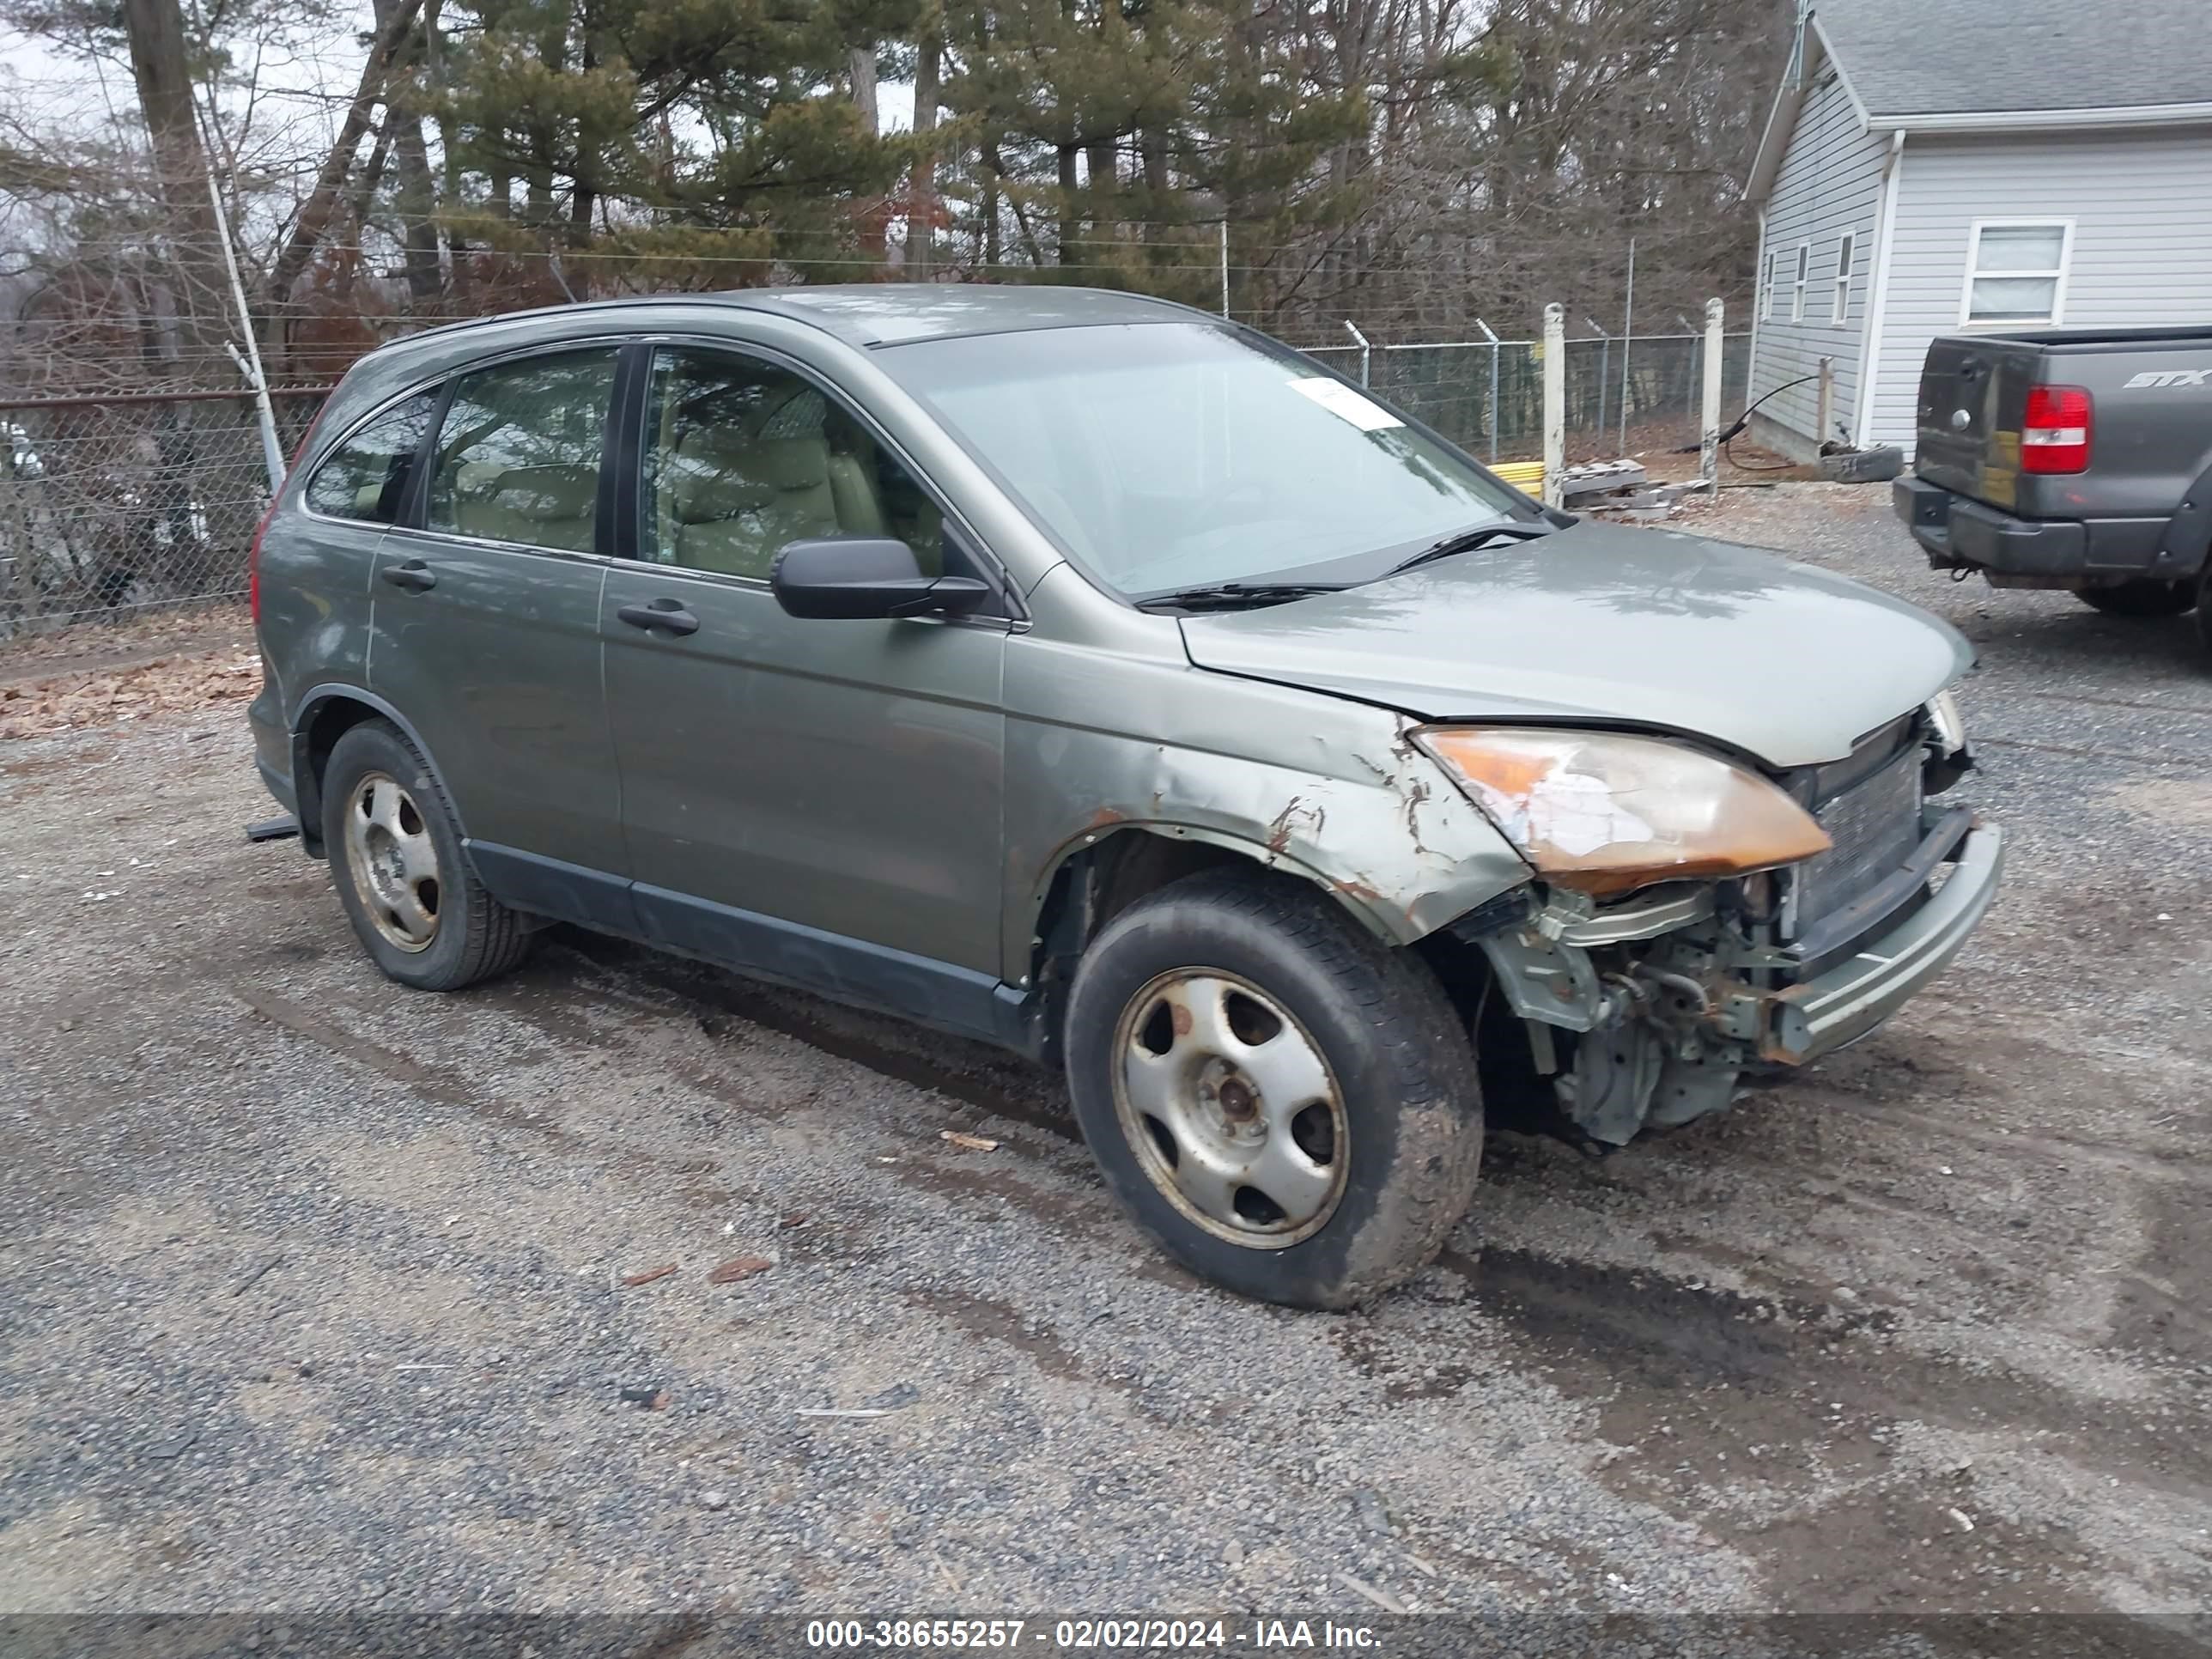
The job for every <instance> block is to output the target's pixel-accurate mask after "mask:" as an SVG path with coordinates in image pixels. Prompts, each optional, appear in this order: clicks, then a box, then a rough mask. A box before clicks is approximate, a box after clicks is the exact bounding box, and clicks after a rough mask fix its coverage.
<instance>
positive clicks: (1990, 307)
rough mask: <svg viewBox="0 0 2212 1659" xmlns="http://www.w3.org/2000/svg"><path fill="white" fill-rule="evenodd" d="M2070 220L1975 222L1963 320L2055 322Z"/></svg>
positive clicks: (1969, 238) (2063, 289) (1970, 238)
mask: <svg viewBox="0 0 2212 1659" xmlns="http://www.w3.org/2000/svg"><path fill="white" fill-rule="evenodd" d="M2073 245H2074V225H2073V222H2072V221H2071V220H2064V219H2054V220H2050V221H2045V222H2033V223H2027V222H2020V221H2010V222H2003V223H1995V224H1989V223H1977V224H1976V225H1975V226H1974V227H1973V228H1972V230H1970V231H1969V232H1967V240H1966V256H1967V257H1966V301H1965V303H1964V305H1963V306H1962V307H1961V308H1960V319H1959V320H1960V322H1961V323H1962V324H1965V323H2046V324H2055V323H2057V320H2058V317H2059V313H2060V311H2061V309H2062V308H2063V304H2064V297H2065V293H2066V262H2067V258H2068V256H2069V254H2070V253H2071V252H2072V251H2073Z"/></svg>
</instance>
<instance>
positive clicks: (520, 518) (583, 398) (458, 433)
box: [423, 348, 615, 553]
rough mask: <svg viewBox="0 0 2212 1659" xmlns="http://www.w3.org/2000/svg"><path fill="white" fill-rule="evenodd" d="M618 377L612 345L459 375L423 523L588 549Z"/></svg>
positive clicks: (527, 543) (457, 532) (453, 531)
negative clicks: (600, 463) (612, 401)
mask: <svg viewBox="0 0 2212 1659" xmlns="http://www.w3.org/2000/svg"><path fill="white" fill-rule="evenodd" d="M614 382H615V354H614V351H613V350H612V349H611V348H609V349H596V350H592V351H574V352H563V353H562V354H560V355H559V356H546V357H528V358H525V359H523V360H521V361H520V362H511V363H501V364H498V365H497V366H495V367H494V368H486V369H481V370H479V371H477V373H476V374H469V375H465V376H463V377H462V378H461V379H460V380H458V381H456V382H455V383H454V386H453V401H452V402H451V403H450V404H447V409H446V419H445V423H444V424H443V425H442V426H441V427H440V428H439V430H438V447H437V468H436V471H434V472H433V473H432V474H431V475H430V504H429V508H428V512H427V513H426V514H425V515H424V520H423V521H424V525H425V526H426V527H427V528H428V529H431V530H442V531H446V532H449V533H451V534H453V535H459V536H475V537H481V538H483V539H485V540H487V541H496V542H514V543H519V544H521V545H523V546H526V547H550V548H559V549H562V550H565V551H568V552H574V553H587V552H589V551H591V550H592V542H593V534H592V532H593V526H594V525H595V524H596V522H597V519H598V512H599V455H600V451H601V448H602V447H603V446H604V444H605V440H606V430H607V421H608V407H609V403H610V400H611V396H612V393H613V391H614Z"/></svg>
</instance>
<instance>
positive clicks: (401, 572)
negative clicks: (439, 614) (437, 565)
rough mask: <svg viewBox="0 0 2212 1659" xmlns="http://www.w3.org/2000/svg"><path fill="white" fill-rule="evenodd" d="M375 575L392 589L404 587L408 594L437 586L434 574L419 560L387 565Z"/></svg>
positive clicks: (425, 590)
mask: <svg viewBox="0 0 2212 1659" xmlns="http://www.w3.org/2000/svg"><path fill="white" fill-rule="evenodd" d="M376 574H378V575H380V576H381V577H383V578H384V580H386V581H388V582H390V583H391V584H392V586H394V587H404V588H405V589H406V590H407V591H408V592H410V593H422V592H427V591H428V590H429V589H431V588H433V587H435V586H437V585H438V578H437V576H436V574H435V573H433V572H432V570H431V568H430V567H429V566H428V565H427V564H424V563H423V562H422V560H420V559H409V560H407V561H405V562H404V563H400V564H388V565H386V566H385V568H383V569H381V570H380V571H378V572H377V573H376Z"/></svg>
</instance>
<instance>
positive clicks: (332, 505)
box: [307, 392, 437, 524]
mask: <svg viewBox="0 0 2212 1659" xmlns="http://www.w3.org/2000/svg"><path fill="white" fill-rule="evenodd" d="M436 407H437V397H436V394H435V393H434V392H417V393H416V395H415V396H413V397H411V398H406V399H404V401H402V402H399V403H397V404H393V405H392V407H391V408H389V409H387V410H385V411H384V413H383V414H381V415H380V416H377V417H376V418H375V419H374V420H373V421H370V422H368V423H367V424H366V425H364V426H362V428H361V429H360V430H359V431H357V432H356V433H355V434H354V435H353V436H351V437H350V438H348V439H347V440H346V441H344V442H343V443H342V444H340V445H339V446H338V447H337V448H336V449H334V450H332V451H331V453H330V454H329V456H328V457H326V458H325V460H324V462H323V464H322V465H320V466H319V467H317V468H316V469H315V476H314V477H313V478H310V479H309V480H308V481H307V505H308V507H311V508H313V510H314V511H315V512H317V513H321V514H323V515H324V516H325V518H331V519H356V520H360V521H361V522H362V523H363V524H390V523H391V522H392V520H394V519H396V518H398V516H399V506H400V503H401V502H402V501H404V500H405V499H406V495H407V479H408V476H409V474H410V473H411V472H412V471H414V468H415V454H416V451H417V450H419V449H420V448H421V447H422V435H423V434H424V433H425V432H427V431H428V430H429V427H430V415H431V411H432V410H435V408H436Z"/></svg>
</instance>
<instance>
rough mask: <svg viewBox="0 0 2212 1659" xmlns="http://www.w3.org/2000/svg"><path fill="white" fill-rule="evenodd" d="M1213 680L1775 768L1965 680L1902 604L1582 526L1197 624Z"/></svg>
mask: <svg viewBox="0 0 2212 1659" xmlns="http://www.w3.org/2000/svg"><path fill="white" fill-rule="evenodd" d="M1182 632H1183V639H1184V641H1185V643H1186V645H1187V647H1188V650H1189V652H1190V656H1191V660H1192V661H1193V662H1194V663H1196V664H1197V665H1199V666H1200V667H1201V668H1209V669H1215V670H1218V671H1222V672H1225V673H1231V674H1242V675H1246V676H1249V677H1251V678H1256V679H1267V680H1275V681H1279V682H1281V683H1282V684H1289V685H1304V686H1310V687H1312V688H1313V689H1315V690H1321V691H1332V692H1338V693H1341V694H1342V695H1344V696H1351V697H1358V698H1360V699H1361V700H1363V701H1364V702H1376V703H1381V704H1383V705H1385V706H1387V707H1389V708H1399V709H1402V710H1404V711H1405V712H1406V713H1407V714H1413V715H1416V716H1418V717H1419V718H1421V719H1423V720H1514V721H1518V722H1523V723H1528V722H1541V721H1543V720H1561V721H1566V722H1570V723H1572V724H1576V725H1588V724H1592V723H1600V722H1601V723H1603V724H1606V725H1608V726H1630V727H1644V728H1647V729H1659V730H1664V731H1670V732H1684V733H1687V734H1691V735H1693V736H1698V737H1702V738H1708V739H1710V740H1712V741H1714V742H1717V743H1720V744H1726V745H1728V746H1729V747H1732V748H1735V749H1737V750H1742V751H1743V752H1745V753H1747V754H1749V755H1753V756H1756V757H1759V759H1761V760H1763V761H1765V762H1766V763H1768V764H1769V765H1771V766H1776V767H1787V766H1807V765H1812V764H1814V763H1820V762H1823V761H1831V760H1837V759H1839V758H1841V757H1843V756H1844V755H1847V754H1849V753H1850V750H1851V746H1852V744H1854V743H1855V742H1856V741H1857V739H1859V738H1863V737H1864V736H1865V735H1866V734H1867V733H1868V732H1871V731H1873V730H1874V729H1875V727H1876V726H1881V724H1883V723H1884V722H1885V721H1887V720H1894V719H1895V718H1896V717H1897V716H1898V715H1899V714H1903V713H1905V711H1907V710H1908V709H1911V708H1916V707H1917V706H1918V705H1919V704H1921V703H1922V702H1925V701H1927V700H1928V699H1929V697H1932V696H1935V695H1936V693H1937V692H1938V691H1941V690H1942V689H1943V688H1944V687H1945V686H1947V685H1948V684H1950V683H1951V682H1952V681H1953V680H1954V679H1956V678H1958V677H1959V676H1960V674H1961V673H1963V672H1964V671H1966V667H1967V665H1969V664H1970V663H1971V662H1972V660H1973V652H1972V647H1969V646H1968V645H1967V643H1966V641H1965V640H1964V639H1963V638H1962V637H1960V635H1959V634H1958V633H1957V631H1956V630H1954V629H1951V628H1950V627H1948V626H1947V625H1946V624H1944V623H1942V622H1939V621H1937V620H1936V618H1935V617H1931V616H1929V614H1928V613H1927V612H1925V611H1922V610H1920V609H1918V608H1917V606H1914V605H1907V604H1906V603H1905V601H1903V600H1902V599H1892V598H1891V597H1890V596H1889V595H1887V594H1886V593H1881V592H1876V591H1875V589H1873V588H1870V587H1867V586H1863V585H1862V584H1860V583H1858V582H1855V581H1851V580H1848V579H1846V578H1844V577H1842V576H1835V575H1831V574H1828V573H1827V572H1826V571H1822V570H1815V569H1813V568H1811V567H1809V566H1807V565H1802V564H1793V563H1790V562H1788V561H1787V560H1784V559H1779V558H1776V557H1774V556H1771V555H1770V554H1765V553H1761V552H1759V551H1757V550H1754V549H1752V548H1747V547H1740V546H1737V545H1736V544H1734V543H1732V542H1718V541H1711V540H1708V539H1706V538H1704V537H1702V536H1691V535H1685V534H1682V533H1680V532H1673V531H1661V530H1644V529H1636V528H1632V527H1630V526H1625V525H1608V524H1596V523H1591V522H1588V521H1585V522H1583V523H1581V524H1577V525H1576V526H1573V527H1571V528H1569V529H1565V530H1560V531H1559V532H1555V533H1553V534H1552V535H1549V536H1546V537H1543V538H1540V539H1538V540H1534V541H1528V542H1518V543H1504V544H1499V545H1498V546H1495V547H1490V548H1483V549H1480V550H1476V551H1474V552H1470V553H1462V554H1457V555H1455V556H1452V557H1449V558H1445V559H1439V560H1438V561H1437V562H1435V563H1433V564H1428V565H1423V566H1421V567H1420V568H1418V569H1414V570H1409V571H1407V573H1406V574H1403V575H1400V576H1392V577H1389V578H1388V579H1386V580H1382V581H1378V582H1370V583H1369V584H1367V585H1366V586H1361V587H1355V588H1348V589H1346V590H1345V591H1344V592H1336V593H1322V594H1317V595H1316V596H1315V597H1313V598H1311V599H1300V600H1297V601H1294V602H1293V603H1291V604H1289V605H1271V606H1268V607H1266V608H1264V609H1261V610H1254V611H1231V612H1223V613H1219V614H1214V615H1200V616H1194V617H1185V618H1184V619H1183V623H1182Z"/></svg>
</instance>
